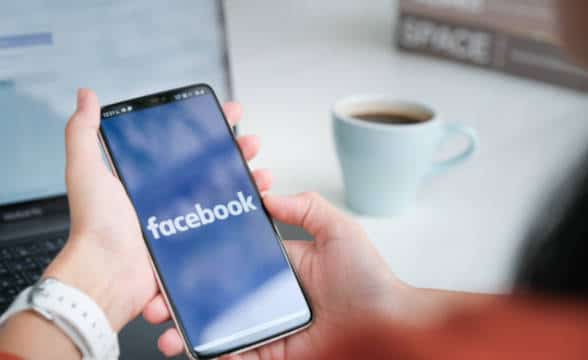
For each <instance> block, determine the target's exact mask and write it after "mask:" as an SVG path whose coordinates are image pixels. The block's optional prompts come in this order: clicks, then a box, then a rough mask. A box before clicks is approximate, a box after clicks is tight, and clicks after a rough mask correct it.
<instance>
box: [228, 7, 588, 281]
mask: <svg viewBox="0 0 588 360" xmlns="http://www.w3.org/2000/svg"><path fill="white" fill-rule="evenodd" d="M395 14H396V10H395V2H394V1H386V0H377V1H376V0H373V1H356V0H328V1H327V0H323V1H320V2H317V1H311V0H306V1H301V0H289V1H271V0H248V1H239V0H228V1H227V18H228V22H229V38H230V42H231V51H232V53H231V60H232V65H233V75H234V82H235V89H236V92H235V93H236V98H237V99H238V100H239V101H241V102H242V103H243V104H244V106H245V110H246V115H245V118H244V120H245V121H244V122H243V125H242V127H241V130H242V132H243V133H256V134H258V135H260V136H261V140H262V144H263V151H262V153H261V154H260V156H259V158H258V159H257V160H256V161H255V162H254V164H253V165H254V167H264V168H269V169H271V170H272V171H273V174H274V179H275V188H274V190H273V192H274V193H295V192H301V191H317V192H319V193H321V194H322V195H323V196H325V197H326V198H327V199H329V200H330V201H332V202H334V203H335V204H337V205H338V206H340V207H344V204H343V185H342V180H341V174H340V172H339V167H338V163H337V158H336V153H335V148H334V142H333V138H332V135H331V120H330V115H329V109H330V106H331V105H332V104H333V103H334V102H335V101H336V100H337V99H339V98H341V97H343V96H346V95H350V94H356V93H385V94H391V95H393V96H396V97H398V98H399V99H412V100H418V101H421V102H425V103H427V104H430V105H432V106H434V107H435V108H436V109H437V110H439V112H441V113H442V114H444V116H445V117H446V118H448V119H450V120H451V121H460V122H464V123H465V124H468V125H471V126H473V127H475V128H476V129H477V130H478V132H479V136H480V138H481V149H480V151H479V153H478V154H477V156H476V158H475V159H474V160H472V161H470V162H469V163H468V164H467V165H464V166H462V167H460V168H457V169H454V170H453V171H451V172H449V173H447V174H445V175H443V176H440V177H438V178H436V179H435V180H434V181H433V182H431V183H429V184H426V185H424V186H423V188H422V191H421V193H420V196H419V200H418V203H417V204H416V207H415V209H413V210H412V211H411V212H409V213H407V214H406V215H404V216H400V217H394V218H387V219H374V218H366V217H359V216H356V218H357V219H358V221H360V222H361V223H362V224H363V226H364V227H365V229H366V231H367V233H368V234H369V236H370V237H371V239H372V240H373V242H374V243H375V244H376V246H377V247H378V249H379V250H380V251H381V252H382V254H383V255H384V256H385V258H386V259H387V261H388V262H389V264H390V266H391V268H392V270H393V271H394V272H395V273H396V274H397V275H398V276H400V277H401V278H402V279H404V280H405V281H408V282H410V283H411V284H414V285H417V286H425V287H436V288H447V289H461V290H472V291H487V292H500V291H506V290H508V289H509V287H510V286H511V284H512V275H513V272H514V269H515V265H516V259H517V256H518V253H517V252H518V250H519V248H520V246H521V245H522V243H523V239H524V236H525V234H526V231H527V229H528V227H529V226H530V224H531V223H532V221H533V219H534V218H535V214H536V213H537V211H538V208H539V207H540V206H542V205H543V202H544V200H545V197H546V195H547V193H548V192H549V191H550V190H551V189H552V188H553V186H554V185H555V184H557V182H558V181H559V180H560V179H561V178H562V176H564V175H565V174H566V172H567V171H568V170H569V168H570V167H571V165H572V164H573V163H574V161H576V160H577V159H578V157H579V155H580V153H581V150H582V149H584V148H585V147H586V144H588V101H587V100H588V97H587V96H586V95H583V94H580V93H576V92H573V91H569V90H563V89H561V88H557V87H553V86H549V85H543V84H541V83H538V82H533V81H528V80H521V79H517V78H512V77H510V76H506V75H501V74H497V73H494V72H491V71H486V70H480V69H475V68H471V67H465V66H462V65H458V64H454V63H451V62H444V61H438V60H431V59H429V58H424V57H420V56H415V55H409V54H406V53H402V52H399V51H397V50H396V49H395V48H394V46H393V36H392V29H393V22H394V19H395ZM349 241H352V239H350V240H349Z"/></svg>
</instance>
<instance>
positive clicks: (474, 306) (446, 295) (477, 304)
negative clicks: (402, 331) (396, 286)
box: [403, 288, 504, 327]
mask: <svg viewBox="0 0 588 360" xmlns="http://www.w3.org/2000/svg"><path fill="white" fill-rule="evenodd" d="M408 291H409V292H410V294H409V295H407V296H405V297H404V299H403V301H404V305H403V308H404V311H405V313H406V319H405V323H406V324H410V325H414V326H416V327H423V326H430V325H431V324H435V323H437V322H439V321H442V320H445V319H446V318H447V317H448V316H450V315H452V314H453V313H455V312H459V311H464V310H466V311H467V310H478V309H481V308H483V307H486V306H490V305H492V304H494V303H495V302H496V301H499V300H501V299H503V298H504V296H501V295H489V294H479V293H468V292H460V291H450V290H437V289H423V288H410V290H408Z"/></svg>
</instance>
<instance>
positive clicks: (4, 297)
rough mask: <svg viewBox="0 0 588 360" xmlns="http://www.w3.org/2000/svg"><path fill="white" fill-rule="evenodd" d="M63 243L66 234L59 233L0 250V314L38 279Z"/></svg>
mask: <svg viewBox="0 0 588 360" xmlns="http://www.w3.org/2000/svg"><path fill="white" fill-rule="evenodd" d="M66 239H67V233H58V234H52V235H51V236H49V237H45V238H43V240H39V239H37V240H31V241H28V242H18V243H15V244H12V245H6V246H2V247H0V314H1V313H3V312H4V311H5V310H6V308H8V306H9V305H10V303H11V302H12V300H14V298H15V297H16V295H18V293H19V292H20V291H21V290H22V289H24V288H25V287H27V286H29V285H31V284H33V283H34V282H35V281H37V280H38V279H39V278H40V277H41V274H42V273H43V270H45V268H46V267H47V265H49V263H50V262H51V261H53V258H55V256H56V255H57V253H58V252H59V251H60V250H61V248H63V245H64V244H65V241H66Z"/></svg>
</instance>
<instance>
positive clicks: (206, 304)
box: [100, 84, 312, 359]
mask: <svg viewBox="0 0 588 360" xmlns="http://www.w3.org/2000/svg"><path fill="white" fill-rule="evenodd" d="M100 140H101V143H102V145H103V148H104V150H105V153H106V157H107V158H108V160H109V162H110V166H111V168H112V170H113V172H114V173H115V175H116V176H117V177H118V178H119V179H120V181H121V182H122V184H123V185H124V187H125V189H126V191H127V193H128V196H129V198H130V200H131V202H132V204H133V206H134V208H135V211H136V214H137V216H138V220H139V223H140V225H141V229H142V231H143V237H144V239H145V242H146V244H147V248H148V250H149V254H150V258H151V262H152V264H153V268H154V270H155V273H156V277H157V280H158V282H159V287H160V289H161V292H162V293H163V294H164V297H165V299H166V301H167V305H168V306H169V308H170V310H171V313H172V318H173V320H174V322H175V324H176V326H177V328H178V330H179V332H180V334H181V336H182V339H183V341H184V345H185V347H186V351H187V353H188V355H189V356H191V357H192V358H195V359H210V358H215V357H219V356H221V355H224V354H229V353H237V352H242V351H245V350H249V349H252V348H254V347H257V346H260V345H263V344H265V343H268V342H270V341H273V340H276V339H278V338H281V337H284V336H287V335H290V334H292V333H294V332H297V331H299V330H302V329H303V328H305V327H307V326H309V325H310V323H311V321H312V310H311V307H310V304H309V302H308V299H307V296H306V295H305V292H304V290H303V289H302V287H301V285H300V281H299V279H298V277H297V275H296V273H295V271H294V269H293V268H292V266H291V264H290V261H289V259H288V256H287V254H286V251H285V249H284V246H283V243H282V239H281V238H280V235H279V233H278V231H277V228H276V226H275V225H274V223H273V221H272V219H271V217H270V215H269V213H268V211H267V210H266V208H265V207H264V205H263V201H262V199H261V196H260V194H259V192H258V190H257V188H256V185H255V183H254V181H253V179H252V176H251V173H250V172H249V169H248V166H247V163H246V162H245V159H244V158H243V154H242V153H241V150H240V148H239V146H238V144H237V142H236V140H235V137H234V134H233V132H232V129H231V127H230V125H229V123H228V122H227V120H226V118H225V117H224V114H223V112H222V109H221V106H220V105H219V102H218V100H217V98H216V95H215V94H214V92H213V90H212V88H211V87H210V86H208V85H205V84H198V85H192V86H187V87H183V88H179V89H174V90H169V91H164V92H160V93H157V94H152V95H147V96H143V97H140V98H136V99H131V100H127V101H123V102H119V103H116V104H112V105H108V106H105V107H103V108H102V120H101V124H100Z"/></svg>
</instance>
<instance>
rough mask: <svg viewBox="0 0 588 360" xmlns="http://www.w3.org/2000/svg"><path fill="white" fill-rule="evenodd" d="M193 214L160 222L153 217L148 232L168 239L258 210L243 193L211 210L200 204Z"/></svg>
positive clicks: (249, 196)
mask: <svg viewBox="0 0 588 360" xmlns="http://www.w3.org/2000/svg"><path fill="white" fill-rule="evenodd" d="M194 210H195V211H193V212H189V213H187V214H185V215H180V216H177V217H175V218H173V219H166V220H162V221H158V220H157V217H155V216H151V217H149V218H148V219H147V230H149V231H150V232H151V234H152V235H153V237H154V238H155V239H159V238H161V237H162V236H163V237H168V236H172V235H175V234H177V233H178V232H185V231H189V230H190V229H196V228H199V227H200V226H206V225H209V224H212V223H213V222H215V221H217V220H226V219H228V218H229V217H230V216H239V215H241V214H243V213H248V212H251V211H254V210H257V207H256V206H255V205H254V204H253V198H252V196H251V195H248V196H244V195H243V193H242V192H241V191H239V192H238V193H237V199H236V200H231V201H229V202H228V203H227V204H218V205H215V206H213V207H212V208H211V209H210V208H206V207H204V208H203V207H202V206H201V205H200V204H199V203H196V204H195V205H194Z"/></svg>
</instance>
